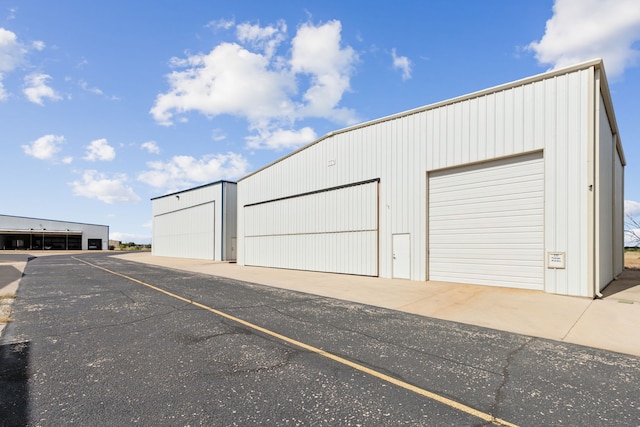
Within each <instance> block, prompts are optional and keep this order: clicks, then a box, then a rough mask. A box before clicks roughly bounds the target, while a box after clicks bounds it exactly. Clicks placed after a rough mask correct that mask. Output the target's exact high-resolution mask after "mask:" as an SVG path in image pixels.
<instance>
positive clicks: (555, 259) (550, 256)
mask: <svg viewBox="0 0 640 427" xmlns="http://www.w3.org/2000/svg"><path fill="white" fill-rule="evenodd" d="M565 258H566V253H565V252H547V268H566V267H565Z"/></svg>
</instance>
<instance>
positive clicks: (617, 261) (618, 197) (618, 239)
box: [613, 150, 624, 276]
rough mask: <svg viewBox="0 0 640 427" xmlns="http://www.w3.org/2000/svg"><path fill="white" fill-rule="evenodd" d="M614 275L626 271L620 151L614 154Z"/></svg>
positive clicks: (622, 178) (622, 170)
mask: <svg viewBox="0 0 640 427" xmlns="http://www.w3.org/2000/svg"><path fill="white" fill-rule="evenodd" d="M613 197H614V202H613V254H614V258H613V261H614V262H613V266H614V270H613V273H614V274H615V275H616V276H617V275H619V274H621V273H622V272H623V271H624V166H623V164H622V159H621V158H620V155H619V153H618V150H616V151H615V152H614V185H613Z"/></svg>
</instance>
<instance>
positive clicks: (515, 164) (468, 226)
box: [429, 152, 544, 290]
mask: <svg viewBox="0 0 640 427" xmlns="http://www.w3.org/2000/svg"><path fill="white" fill-rule="evenodd" d="M429 279H430V280H437V281H445V282H459V283H472V284H479V285H493V286H507V287H514V288H523V289H537V290H542V289H543V285H544V161H543V158H542V153H541V152H538V153H533V154H529V155H525V156H519V157H514V158H508V159H503V160H499V161H494V162H489V163H482V164H478V165H473V166H462V167H458V168H454V169H451V170H446V171H441V172H434V173H431V174H430V175H429Z"/></svg>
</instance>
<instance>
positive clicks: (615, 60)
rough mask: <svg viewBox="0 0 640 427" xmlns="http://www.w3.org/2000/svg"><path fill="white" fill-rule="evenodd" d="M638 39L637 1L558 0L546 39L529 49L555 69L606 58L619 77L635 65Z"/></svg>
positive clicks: (639, 8) (612, 72)
mask: <svg viewBox="0 0 640 427" xmlns="http://www.w3.org/2000/svg"><path fill="white" fill-rule="evenodd" d="M639 40H640V5H639V4H638V0H556V2H555V4H554V6H553V16H552V17H551V18H550V19H549V20H548V21H547V25H546V31H545V34H544V36H543V37H542V38H541V39H540V40H539V41H534V42H532V43H530V44H529V46H528V48H529V49H531V50H533V51H534V52H535V56H536V59H537V60H538V62H540V63H541V64H549V65H551V66H552V67H553V68H561V67H564V66H569V65H573V64H576V63H579V62H583V61H587V60H590V59H594V58H603V59H604V61H605V67H606V70H607V73H608V74H609V75H610V76H613V77H616V76H619V75H621V74H622V73H623V72H624V69H625V68H626V67H628V66H632V65H634V64H635V62H636V59H637V58H638V55H639V52H638V50H637V49H635V48H634V46H636V47H637V44H636V43H637V42H638V41H639Z"/></svg>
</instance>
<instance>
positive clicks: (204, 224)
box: [151, 181, 237, 261]
mask: <svg viewBox="0 0 640 427" xmlns="http://www.w3.org/2000/svg"><path fill="white" fill-rule="evenodd" d="M236 203H237V199H236V183H235V182H229V181H217V182H214V183H211V184H206V185H202V186H200V187H195V188H191V189H188V190H184V191H180V192H177V193H171V194H167V195H165V196H161V197H156V198H153V199H151V205H152V212H153V240H152V245H151V247H152V253H153V255H156V256H167V257H177V258H196V259H208V260H215V261H233V260H235V259H236Z"/></svg>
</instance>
